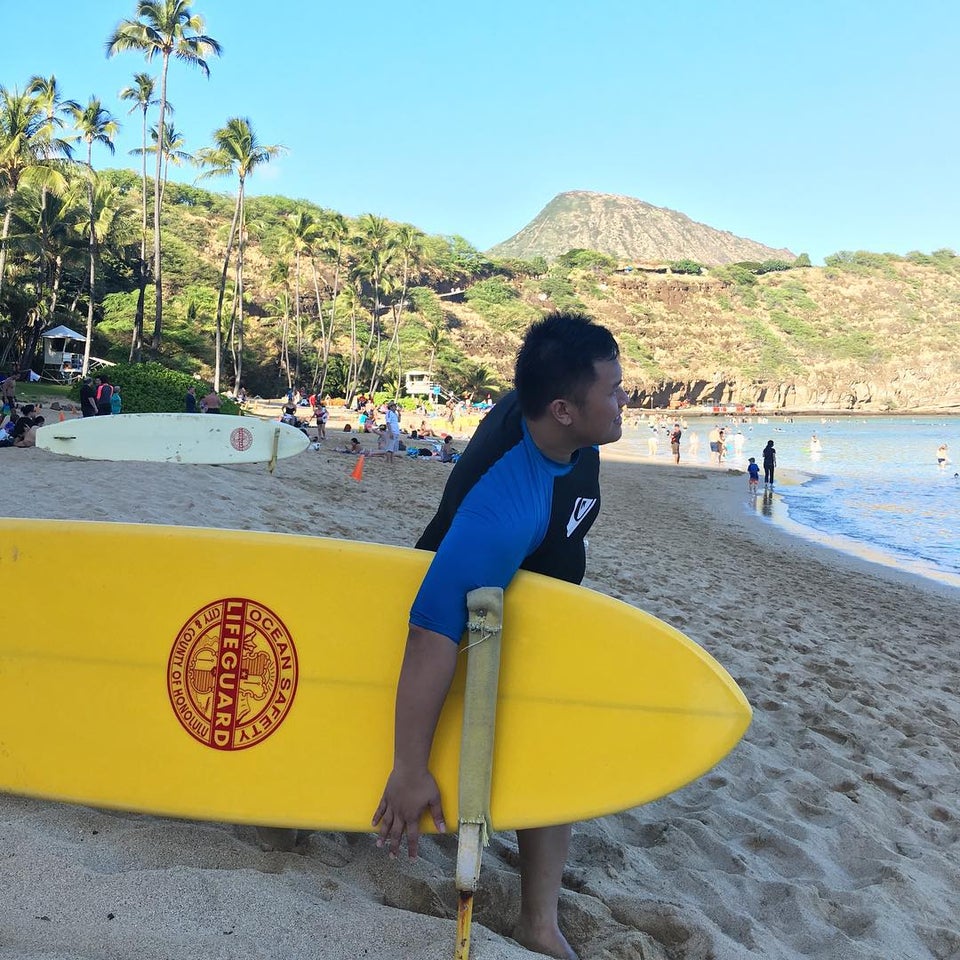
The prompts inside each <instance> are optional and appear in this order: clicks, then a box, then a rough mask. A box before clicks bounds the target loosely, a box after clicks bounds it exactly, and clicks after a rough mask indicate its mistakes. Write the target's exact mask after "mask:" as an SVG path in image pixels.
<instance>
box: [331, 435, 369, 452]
mask: <svg viewBox="0 0 960 960" xmlns="http://www.w3.org/2000/svg"><path fill="white" fill-rule="evenodd" d="M337 453H363V446H362V444H361V443H360V441H359V440H358V439H357V438H356V437H351V438H350V442H349V443H348V444H347V445H346V446H345V447H341V448H340V449H339V450H338V451H337Z"/></svg>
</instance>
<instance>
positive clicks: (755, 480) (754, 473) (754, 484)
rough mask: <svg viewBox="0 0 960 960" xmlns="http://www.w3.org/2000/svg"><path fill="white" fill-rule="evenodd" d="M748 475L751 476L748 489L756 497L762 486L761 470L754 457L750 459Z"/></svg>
mask: <svg viewBox="0 0 960 960" xmlns="http://www.w3.org/2000/svg"><path fill="white" fill-rule="evenodd" d="M747 473H748V474H749V475H750V476H749V479H748V480H747V487H748V488H749V490H750V492H751V493H752V494H753V495H754V496H756V493H757V489H758V488H759V486H760V468H759V467H758V466H757V461H756V460H755V459H754V458H753V457H751V458H750V462H749V464H748V466H747Z"/></svg>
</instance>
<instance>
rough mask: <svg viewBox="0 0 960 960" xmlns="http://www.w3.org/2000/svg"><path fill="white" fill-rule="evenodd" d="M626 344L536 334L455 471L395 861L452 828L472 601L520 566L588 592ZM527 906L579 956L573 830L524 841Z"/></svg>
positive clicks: (402, 753) (413, 717)
mask: <svg viewBox="0 0 960 960" xmlns="http://www.w3.org/2000/svg"><path fill="white" fill-rule="evenodd" d="M618 357H619V348H618V347H617V343H616V341H615V340H614V339H613V337H612V336H611V334H610V332H609V331H608V330H606V329H605V328H604V327H601V326H598V325H596V324H594V323H592V322H591V321H590V319H589V318H588V317H585V316H583V315H582V314H575V313H570V314H568V313H554V314H551V315H549V316H547V317H545V318H544V319H543V320H541V321H539V322H537V323H535V324H534V325H533V326H532V327H531V328H530V329H529V331H528V332H527V335H526V337H525V340H524V343H523V346H522V347H521V349H520V352H519V353H518V355H517V362H516V369H515V376H514V379H515V386H516V390H515V391H514V392H512V393H509V394H508V395H507V396H506V397H505V398H504V399H503V400H501V401H500V402H499V403H498V404H497V405H496V406H495V407H494V409H493V411H492V412H491V413H490V414H489V415H488V416H487V417H486V419H485V420H484V421H483V422H482V423H481V424H480V426H479V427H478V429H477V432H476V434H475V436H474V437H473V439H472V440H471V441H470V443H469V445H468V446H467V448H466V450H465V451H464V452H463V454H462V455H461V457H460V460H459V462H458V463H457V464H456V466H455V467H454V468H453V471H452V473H451V474H450V479H449V481H448V482H447V485H446V488H445V490H444V494H443V498H442V500H441V502H440V507H439V510H438V511H437V515H436V516H435V517H434V518H433V520H432V521H431V522H430V524H429V526H428V527H427V529H426V531H425V532H424V534H423V536H422V537H421V538H420V540H419V542H418V543H417V546H418V547H421V548H424V549H431V550H432V549H436V551H437V554H436V556H435V557H434V560H433V562H432V564H431V566H430V569H429V570H428V571H427V574H426V576H425V577H424V580H423V583H422V585H421V588H420V592H419V593H418V595H417V598H416V600H415V601H414V604H413V609H412V610H411V615H410V627H409V633H408V635H407V645H406V652H405V655H404V660H403V666H402V668H401V672H400V679H399V682H398V685H397V706H396V732H395V747H394V767H393V771H392V772H391V774H390V777H389V779H388V781H387V785H386V788H385V789H384V793H383V797H382V799H381V801H380V804H379V806H378V807H377V810H376V812H375V814H374V818H373V824H374V826H379V828H380V837H379V840H378V844H379V845H381V846H386V847H387V849H388V851H389V853H390V854H391V856H395V855H396V854H397V853H398V851H399V849H400V844H401V840H402V839H403V837H404V835H406V841H407V852H408V854H409V856H410V857H416V855H417V847H418V844H419V839H420V836H419V828H418V820H419V818H420V814H421V813H422V812H424V811H425V810H426V809H427V808H429V810H430V813H431V815H432V817H433V820H434V823H435V824H436V826H437V828H438V829H439V830H444V829H445V822H444V817H443V810H442V802H441V797H440V795H439V791H438V788H437V784H436V781H435V780H434V778H433V776H432V774H431V773H430V771H429V770H428V767H427V764H428V761H429V756H430V747H431V744H432V740H433V735H434V731H435V728H436V724H437V720H438V718H439V715H440V710H441V708H442V706H443V702H444V699H445V698H446V695H447V691H448V689H449V686H450V682H451V680H452V678H453V674H454V670H455V667H456V662H457V654H458V650H459V648H458V646H457V644H458V643H459V641H460V639H461V636H462V634H463V631H464V628H465V625H466V620H467V609H466V595H467V593H468V592H469V591H470V590H472V589H474V588H475V587H480V586H490V587H506V586H507V584H508V583H509V582H510V580H511V579H512V578H513V575H514V574H515V573H516V571H517V570H518V569H519V568H521V567H522V568H523V569H526V570H533V571H536V572H538V573H543V574H546V575H548V576H553V577H556V578H558V579H562V580H568V581H570V582H573V583H579V582H580V581H581V580H582V579H583V574H584V568H585V564H586V555H585V550H584V543H583V538H584V536H585V534H586V533H587V531H588V530H589V528H590V526H591V524H592V523H593V521H594V519H595V518H596V515H597V513H598V512H599V504H600V482H599V462H600V454H599V451H598V449H597V446H598V445H599V444H603V443H610V442H612V441H614V440H618V439H619V438H620V434H621V430H622V421H621V410H622V408H623V406H624V405H625V404H626V402H627V396H626V394H625V393H624V391H623V388H622V385H621V371H620V363H619V359H618ZM517 840H518V846H519V850H520V880H521V887H520V889H521V904H520V918H519V922H518V924H517V926H516V928H515V930H514V936H515V938H516V939H517V940H518V941H519V942H520V943H522V944H523V945H524V946H526V947H528V948H529V949H531V950H535V951H538V952H540V953H545V954H548V955H550V956H554V957H562V958H576V954H575V953H574V952H573V950H572V949H571V947H570V945H569V944H568V943H567V941H566V939H565V938H564V936H563V934H562V933H561V932H560V928H559V926H558V923H557V901H558V899H559V895H560V885H561V879H562V874H563V867H564V864H565V862H566V858H567V850H568V848H569V844H570V826H569V825H560V826H554V827H544V828H538V829H533V830H521V831H518V833H517Z"/></svg>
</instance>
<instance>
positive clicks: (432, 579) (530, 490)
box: [410, 425, 572, 643]
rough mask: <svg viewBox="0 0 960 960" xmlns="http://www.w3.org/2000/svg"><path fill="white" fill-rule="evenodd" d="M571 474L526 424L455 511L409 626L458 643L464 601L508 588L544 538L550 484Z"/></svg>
mask: <svg viewBox="0 0 960 960" xmlns="http://www.w3.org/2000/svg"><path fill="white" fill-rule="evenodd" d="M571 469H572V464H560V463H556V462H554V461H552V460H549V459H547V458H546V457H545V456H544V455H543V454H542V453H541V452H540V451H539V450H538V449H537V447H536V445H535V444H534V443H533V440H532V439H531V438H530V436H529V433H528V432H527V430H526V425H524V435H523V439H522V441H521V442H520V443H518V444H517V445H516V446H514V447H513V448H511V449H510V450H508V451H507V453H505V454H504V456H503V457H501V458H500V459H499V460H498V461H497V462H496V463H494V464H493V466H491V467H490V469H489V470H488V471H487V472H486V473H485V474H484V475H483V476H482V477H481V478H480V480H479V481H478V482H477V483H476V485H475V486H474V487H473V489H472V490H471V491H470V492H469V493H468V494H467V496H466V497H465V498H464V500H463V502H462V503H461V504H460V507H459V509H458V510H457V514H456V516H455V517H454V519H453V522H452V523H451V525H450V529H449V530H448V531H447V533H446V535H445V536H444V538H443V541H442V542H441V543H440V545H439V547H438V548H437V553H436V555H435V556H434V558H433V561H432V562H431V564H430V568H429V569H428V570H427V573H426V576H425V577H424V579H423V582H422V583H421V585H420V591H419V592H418V594H417V597H416V599H415V600H414V602H413V608H412V609H411V611H410V623H411V624H412V625H413V626H417V627H422V628H423V629H425V630H432V631H433V632H435V633H439V634H441V635H442V636H445V637H449V638H450V639H451V640H452V641H453V642H454V643H459V642H460V638H461V636H462V635H463V631H464V629H465V627H466V623H467V594H468V593H469V592H470V591H471V590H474V589H476V588H477V587H502V588H506V586H507V585H508V584H509V583H510V581H511V580H512V579H513V576H514V574H515V573H516V572H517V570H518V569H519V568H520V565H521V564H522V563H523V561H524V560H525V559H526V558H527V557H528V556H529V555H530V554H531V553H532V552H533V551H534V550H536V548H537V547H538V546H539V544H540V542H541V541H542V540H543V538H544V536H545V534H546V531H547V526H548V524H549V521H550V512H551V508H552V497H553V482H554V479H555V478H556V477H557V476H562V475H563V474H564V473H567V472H569V471H570V470H571Z"/></svg>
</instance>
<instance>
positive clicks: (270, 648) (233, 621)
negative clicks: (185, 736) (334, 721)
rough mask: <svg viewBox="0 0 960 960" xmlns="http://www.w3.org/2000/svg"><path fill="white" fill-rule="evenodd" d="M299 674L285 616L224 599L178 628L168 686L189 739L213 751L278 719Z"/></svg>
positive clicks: (239, 743) (243, 741)
mask: <svg viewBox="0 0 960 960" xmlns="http://www.w3.org/2000/svg"><path fill="white" fill-rule="evenodd" d="M297 674H298V668H297V651H296V648H295V647H294V645H293V638H292V637H291V636H290V633H289V631H288V630H287V628H286V626H284V623H283V621H282V620H281V619H280V618H279V617H278V616H277V615H276V614H275V613H274V612H273V611H272V610H270V609H269V608H267V607H265V606H264V605H263V604H262V603H257V602H256V601H255V600H249V599H247V598H246V597H226V598H224V599H223V600H216V601H214V602H213V603H209V604H207V606H205V607H203V608H202V609H200V610H198V611H197V612H196V613H195V614H194V615H193V616H192V617H190V619H189V620H188V621H187V622H186V623H185V624H184V625H183V627H182V628H181V630H180V632H179V633H178V634H177V639H176V640H175V641H174V644H173V649H172V650H171V651H170V660H169V662H168V664H167V691H168V692H169V694H170V703H171V705H172V706H173V710H174V713H176V715H177V719H178V720H179V721H180V723H181V725H182V726H183V729H184V730H186V731H187V733H189V734H190V736H191V737H193V738H194V739H196V740H199V741H200V743H202V744H204V745H205V746H208V747H213V748H214V749H215V750H243V749H245V748H246V747H252V746H254V745H255V744H257V743H260V742H261V741H263V740H265V739H266V738H267V737H269V736H270V734H272V733H273V732H274V731H275V730H276V729H277V728H278V727H279V726H280V724H281V723H283V721H284V718H285V717H286V716H287V714H288V713H289V712H290V707H291V705H292V704H293V697H294V694H295V693H296V692H297Z"/></svg>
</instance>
